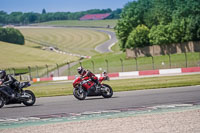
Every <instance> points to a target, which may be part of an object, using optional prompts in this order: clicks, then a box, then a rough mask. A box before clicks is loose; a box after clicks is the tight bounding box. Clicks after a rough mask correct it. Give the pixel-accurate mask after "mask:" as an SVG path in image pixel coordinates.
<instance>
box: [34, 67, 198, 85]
mask: <svg viewBox="0 0 200 133" xmlns="http://www.w3.org/2000/svg"><path fill="white" fill-rule="evenodd" d="M191 72H200V67H189V68H173V69H158V70H145V71H131V72H117V73H109V74H108V76H109V77H110V78H117V77H128V76H133V77H137V76H149V75H164V74H179V73H180V74H181V73H191ZM96 76H97V77H100V76H101V74H96ZM74 79H75V76H62V77H48V78H35V79H33V82H39V81H58V80H74Z"/></svg>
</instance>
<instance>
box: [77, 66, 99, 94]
mask: <svg viewBox="0 0 200 133" xmlns="http://www.w3.org/2000/svg"><path fill="white" fill-rule="evenodd" d="M77 71H78V73H79V74H80V75H81V76H82V77H83V78H85V77H88V78H90V79H91V80H92V81H94V82H95V83H96V88H97V89H96V91H97V90H98V89H99V88H100V83H99V81H98V78H97V77H96V76H95V75H94V74H93V73H92V72H91V71H90V70H87V69H84V68H83V67H78V68H77Z"/></svg>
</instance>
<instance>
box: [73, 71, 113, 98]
mask: <svg viewBox="0 0 200 133" xmlns="http://www.w3.org/2000/svg"><path fill="white" fill-rule="evenodd" d="M104 80H109V77H108V75H107V73H106V72H104V73H103V74H102V76H101V77H100V78H98V81H99V83H100V87H97V84H96V83H95V82H94V81H92V79H90V78H88V77H85V78H82V77H81V76H80V77H78V78H77V79H75V81H74V82H73V87H74V90H73V95H74V96H75V97H76V98H77V99H78V100H84V99H85V98H86V97H87V96H103V97H104V98H110V97H112V95H113V90H112V88H111V87H110V86H109V85H107V84H103V83H102V81H104Z"/></svg>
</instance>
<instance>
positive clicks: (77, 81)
mask: <svg viewBox="0 0 200 133" xmlns="http://www.w3.org/2000/svg"><path fill="white" fill-rule="evenodd" d="M96 78H97V77H96ZM103 80H108V76H107V74H103V76H101V77H100V78H99V79H98V81H99V83H101V82H102V81H103ZM80 83H81V84H82V86H83V87H84V88H85V89H86V90H88V89H90V88H91V87H92V86H93V85H94V84H95V83H94V82H93V81H92V80H91V79H90V78H89V77H85V78H82V77H78V78H77V79H75V80H74V82H73V86H74V87H76V86H77V85H79V84H80Z"/></svg>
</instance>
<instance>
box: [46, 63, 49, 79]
mask: <svg viewBox="0 0 200 133" xmlns="http://www.w3.org/2000/svg"><path fill="white" fill-rule="evenodd" d="M46 69H47V77H49V70H48V65H47V64H46Z"/></svg>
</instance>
